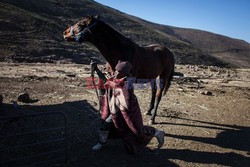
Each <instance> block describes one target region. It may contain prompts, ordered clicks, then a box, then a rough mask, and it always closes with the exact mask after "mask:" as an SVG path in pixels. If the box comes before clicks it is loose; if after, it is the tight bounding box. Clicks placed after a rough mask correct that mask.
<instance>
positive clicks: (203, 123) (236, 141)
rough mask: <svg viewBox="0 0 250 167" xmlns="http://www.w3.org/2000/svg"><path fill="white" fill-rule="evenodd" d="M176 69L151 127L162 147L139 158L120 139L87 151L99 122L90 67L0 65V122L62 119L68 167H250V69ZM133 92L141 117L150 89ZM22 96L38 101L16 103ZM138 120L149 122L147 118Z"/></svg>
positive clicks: (152, 148) (152, 144) (151, 146)
mask: <svg viewBox="0 0 250 167" xmlns="http://www.w3.org/2000/svg"><path fill="white" fill-rule="evenodd" d="M175 71H176V72H180V73H183V74H184V77H178V76H175V78H174V81H173V83H172V85H171V87H170V89H169V91H168V93H167V95H166V96H164V97H163V99H162V101H161V103H160V105H159V109H158V116H157V117H156V122H157V124H156V125H153V126H154V127H155V128H157V129H160V130H163V131H165V133H166V135H165V144H164V145H163V147H162V148H161V149H156V147H157V141H156V139H153V140H152V141H151V142H150V144H149V145H148V147H147V149H146V150H145V151H144V152H142V153H141V154H139V155H137V156H131V155H129V154H127V152H126V150H125V148H124V146H123V143H122V141H121V140H110V141H109V142H108V144H107V146H106V147H105V148H104V149H103V150H101V151H100V152H93V151H92V150H91V147H92V146H93V145H94V144H96V142H97V138H98V127H99V125H100V119H99V115H98V113H97V109H98V103H97V97H96V94H95V91H94V90H90V89H86V86H87V82H86V77H89V76H90V71H89V66H88V65H75V64H10V63H0V94H1V95H2V96H3V105H2V106H0V109H1V110H0V117H3V116H14V115H20V114H21V115H25V114H30V113H38V112H51V111H61V112H63V113H65V114H66V116H67V118H68V127H69V131H68V134H67V136H68V148H69V152H68V153H69V161H68V162H67V165H66V166H103V167H105V166H108V167H117V166H121V167H131V166H150V167H160V166H161V167H163V166H164V167H165V166H190V167H193V166H239V167H243V166H245V167H247V166H250V69H224V68H218V67H207V66H190V65H177V66H176V70H175ZM135 88H136V89H135V94H136V95H137V97H138V100H139V103H140V106H141V110H142V112H145V111H146V110H147V108H148V107H149V102H150V89H138V87H137V85H136V86H135ZM25 91H27V92H28V93H29V95H30V97H31V98H32V99H37V100H38V101H37V102H36V100H34V101H33V103H22V102H18V101H17V97H18V95H19V94H20V93H23V92H25ZM15 102H17V104H15ZM55 119H56V118H55ZM143 119H144V123H145V124H147V122H148V120H149V116H143ZM26 124H27V125H29V122H26ZM0 128H1V129H2V128H3V126H1V127H0ZM1 131H3V129H2V130H1ZM55 166H60V165H55Z"/></svg>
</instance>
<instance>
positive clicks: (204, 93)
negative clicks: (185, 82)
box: [199, 90, 213, 96]
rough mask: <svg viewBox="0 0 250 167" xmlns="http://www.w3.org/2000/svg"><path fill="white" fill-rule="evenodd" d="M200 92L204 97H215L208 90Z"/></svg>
mask: <svg viewBox="0 0 250 167" xmlns="http://www.w3.org/2000/svg"><path fill="white" fill-rule="evenodd" d="M199 92H200V94H202V95H207V96H212V95H213V93H212V92H210V91H207V90H202V91H199Z"/></svg>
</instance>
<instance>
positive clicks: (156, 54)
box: [133, 44, 174, 78]
mask: <svg viewBox="0 0 250 167" xmlns="http://www.w3.org/2000/svg"><path fill="white" fill-rule="evenodd" d="M173 63H174V61H173V54H172V53H171V51H170V50H168V49H167V48H166V47H165V46H163V45H160V44H152V45H148V46H140V47H138V48H137V49H136V54H135V61H134V63H133V66H134V70H135V71H134V72H135V73H138V74H139V76H140V77H142V76H143V77H145V76H144V75H147V76H149V77H151V78H155V77H157V76H158V75H159V74H160V73H161V71H162V70H163V69H164V68H166V66H169V67H170V66H173ZM137 76H138V75H137Z"/></svg>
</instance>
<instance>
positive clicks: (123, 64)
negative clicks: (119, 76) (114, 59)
mask: <svg viewBox="0 0 250 167" xmlns="http://www.w3.org/2000/svg"><path fill="white" fill-rule="evenodd" d="M115 69H116V70H117V71H120V72H123V73H125V74H129V72H130V71H131V69H132V65H131V64H130V63H129V62H128V61H120V60H119V61H118V63H117V65H116V66H115Z"/></svg>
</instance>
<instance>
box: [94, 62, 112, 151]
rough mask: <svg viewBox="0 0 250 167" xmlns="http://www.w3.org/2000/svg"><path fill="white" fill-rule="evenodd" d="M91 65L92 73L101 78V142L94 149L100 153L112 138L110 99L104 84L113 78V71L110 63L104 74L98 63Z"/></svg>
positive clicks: (99, 96)
mask: <svg viewBox="0 0 250 167" xmlns="http://www.w3.org/2000/svg"><path fill="white" fill-rule="evenodd" d="M90 65H91V72H92V73H93V72H96V74H97V75H98V77H99V82H98V86H97V88H98V99H99V104H100V113H101V127H100V128H99V141H98V143H97V144H96V145H94V146H93V147H92V150H93V151H98V150H100V149H101V148H102V147H103V146H104V145H105V144H106V143H107V138H108V136H111V135H110V132H109V131H110V129H111V128H112V116H111V114H110V112H109V109H108V98H107V94H106V90H105V88H104V84H105V83H106V81H107V80H108V79H111V78H112V76H113V70H112V68H111V66H110V64H109V63H106V65H105V72H104V73H103V72H102V71H101V70H100V69H99V68H98V67H97V63H95V62H93V61H91V63H90ZM110 138H111V137H110Z"/></svg>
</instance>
